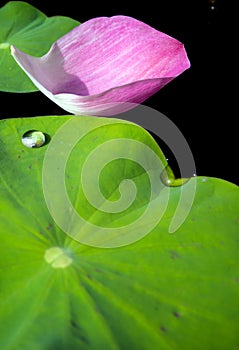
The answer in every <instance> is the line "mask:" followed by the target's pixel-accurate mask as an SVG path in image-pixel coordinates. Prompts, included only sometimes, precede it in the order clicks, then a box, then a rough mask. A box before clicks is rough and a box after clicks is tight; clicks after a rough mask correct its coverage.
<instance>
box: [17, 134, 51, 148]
mask: <svg viewBox="0 0 239 350" xmlns="http://www.w3.org/2000/svg"><path fill="white" fill-rule="evenodd" d="M45 142H46V137H45V135H44V134H43V132H41V131H37V130H30V131H27V132H25V134H24V135H23V136H22V143H23V144H24V146H26V147H28V148H39V147H41V146H43V145H44V144H45Z"/></svg>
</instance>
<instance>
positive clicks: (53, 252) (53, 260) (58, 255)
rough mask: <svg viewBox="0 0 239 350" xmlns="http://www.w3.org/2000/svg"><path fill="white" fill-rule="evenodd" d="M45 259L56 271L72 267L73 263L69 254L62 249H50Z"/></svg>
mask: <svg viewBox="0 0 239 350" xmlns="http://www.w3.org/2000/svg"><path fill="white" fill-rule="evenodd" d="M44 258H45V260H46V262H47V263H48V264H50V265H51V267H53V268H54V269H63V268H65V267H67V266H69V265H71V263H72V261H73V260H72V258H71V257H70V256H69V255H68V254H67V252H66V251H65V250H64V249H63V248H60V247H51V248H48V249H47V250H46V252H45V255H44Z"/></svg>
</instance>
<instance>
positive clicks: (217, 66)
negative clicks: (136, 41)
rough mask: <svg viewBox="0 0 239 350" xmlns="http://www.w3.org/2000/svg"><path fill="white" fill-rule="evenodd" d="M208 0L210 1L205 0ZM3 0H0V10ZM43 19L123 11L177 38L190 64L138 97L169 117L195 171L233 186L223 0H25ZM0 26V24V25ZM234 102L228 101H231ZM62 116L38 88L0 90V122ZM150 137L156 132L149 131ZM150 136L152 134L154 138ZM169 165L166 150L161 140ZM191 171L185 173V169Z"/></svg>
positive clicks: (238, 180)
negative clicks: (153, 91) (147, 94)
mask: <svg viewBox="0 0 239 350" xmlns="http://www.w3.org/2000/svg"><path fill="white" fill-rule="evenodd" d="M211 1H213V0H211ZM6 2H7V1H0V7H2V6H3V5H5V3H6ZM28 3H30V4H32V5H33V6H35V7H37V8H38V9H39V10H41V11H42V12H44V13H45V14H46V15H47V16H55V15H64V16H68V17H72V18H74V19H76V20H78V21H80V22H81V23H82V22H84V21H87V20H89V19H91V18H93V17H99V16H114V15H119V14H121V15H127V16H132V17H135V18H137V19H139V20H141V21H144V22H145V23H147V24H149V25H151V26H152V27H154V28H156V29H158V30H160V31H162V32H164V33H166V34H168V35H171V36H173V37H174V38H176V39H178V40H180V41H181V42H183V43H184V45H185V48H186V51H187V54H188V57H189V59H190V62H191V67H190V69H188V70H187V71H185V72H184V73H183V74H182V75H180V76H179V77H177V78H176V79H175V80H173V81H172V82H171V83H169V84H168V85H167V86H165V87H164V88H163V89H162V90H160V91H159V92H158V93H156V94H155V95H154V96H152V97H151V98H149V99H148V100H147V101H145V102H144V104H145V105H147V106H150V107H152V108H154V109H156V110H158V111H160V112H162V113H163V114H165V115H166V116H167V117H169V118H170V119H171V120H172V121H173V122H174V123H175V124H176V126H177V127H178V128H179V129H180V131H181V132H182V133H183V135H184V137H185V138H186V140H187V141H188V143H189V145H190V148H191V150H192V153H193V156H194V159H195V162H196V168H197V175H203V176H212V177H217V178H222V179H224V180H227V181H231V182H234V183H236V184H239V177H238V173H237V170H236V169H237V159H236V153H237V144H236V132H237V131H236V128H237V127H236V118H235V113H236V109H235V101H233V98H232V96H233V94H232V89H233V87H232V85H231V81H230V83H229V80H231V78H232V73H231V71H233V70H232V67H231V56H232V52H231V47H230V43H229V40H228V38H229V37H231V33H230V29H229V27H230V26H228V23H230V10H231V8H229V7H230V6H231V4H230V2H229V1H227V2H226V1H224V2H223V1H220V0H216V1H215V3H214V5H213V4H212V2H210V1H208V0H198V1H197V0H191V1H185V0H181V1H178V0H174V1H173V0H171V1H168V0H157V1H152V0H147V1H141V2H139V1H137V2H136V4H137V5H136V4H135V3H133V2H130V0H128V1H111V2H110V3H106V2H104V1H97V2H96V3H95V4H94V3H93V2H91V1H84V2H83V1H78V0H67V1H60V2H59V1H32V0H29V1H28ZM0 25H1V23H0ZM233 104H234V106H233ZM51 114H67V113H66V112H65V111H63V110H61V109H60V108H59V107H57V106H56V105H55V104H54V103H53V102H51V101H50V100H49V99H48V98H47V97H45V96H44V95H43V94H42V93H40V92H36V93H31V94H12V93H3V92H1V93H0V119H4V118H13V117H14V118H16V117H29V116H36V115H51ZM155 138H156V136H155ZM156 139H157V138H156ZM157 141H158V142H159V144H160V145H161V147H162V148H163V150H164V152H165V153H166V156H167V157H168V158H169V162H171V166H172V167H173V168H174V160H173V155H172V154H170V151H169V150H168V149H167V148H166V147H164V145H162V144H161V142H160V140H158V139H157ZM189 175H191V174H189Z"/></svg>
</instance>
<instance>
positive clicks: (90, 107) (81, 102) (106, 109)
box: [54, 78, 169, 116]
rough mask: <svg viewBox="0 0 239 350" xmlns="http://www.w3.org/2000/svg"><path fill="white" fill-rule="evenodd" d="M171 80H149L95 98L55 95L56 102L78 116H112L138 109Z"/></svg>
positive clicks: (117, 88)
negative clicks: (137, 107) (138, 106)
mask: <svg viewBox="0 0 239 350" xmlns="http://www.w3.org/2000/svg"><path fill="white" fill-rule="evenodd" d="M168 82H169V80H168V79H167V78H162V79H148V80H143V81H138V82H135V83H131V84H128V85H124V86H119V87H116V88H113V89H110V90H107V91H105V92H103V93H101V94H98V95H93V96H79V95H75V94H57V95H54V100H55V102H56V103H57V104H58V105H59V106H60V107H61V108H63V109H64V110H66V111H68V112H70V113H72V114H76V115H95V116H110V115H115V114H117V113H122V112H125V111H127V110H130V109H132V108H134V107H136V106H137V105H138V104H140V103H142V102H144V101H145V100H146V99H147V98H148V97H150V96H152V95H153V94H154V93H156V92H157V91H158V90H159V89H161V88H162V87H163V86H164V85H165V84H167V83H168Z"/></svg>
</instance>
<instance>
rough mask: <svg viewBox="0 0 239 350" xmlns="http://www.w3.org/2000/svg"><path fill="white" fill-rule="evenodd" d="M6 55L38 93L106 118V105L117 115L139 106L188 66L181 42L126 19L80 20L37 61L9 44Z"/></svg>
mask: <svg viewBox="0 0 239 350" xmlns="http://www.w3.org/2000/svg"><path fill="white" fill-rule="evenodd" d="M11 52H12V55H13V57H14V58H15V60H16V62H17V63H18V64H19V65H20V66H21V68H22V69H23V70H24V71H25V73H26V74H27V75H28V76H29V78H30V79H31V80H32V81H33V83H34V84H35V85H36V86H37V87H38V89H39V90H41V91H42V92H43V93H44V94H45V95H46V96H48V97H49V98H50V99H51V100H52V101H54V102H55V103H56V104H58V105H59V106H60V107H62V108H63V109H65V110H66V111H68V112H70V113H73V114H79V115H87V114H88V115H106V114H105V113H106V106H105V105H106V104H107V106H108V107H109V104H110V106H112V107H110V108H108V107H107V111H108V112H109V111H111V113H113V111H116V110H117V112H116V113H118V112H119V110H121V108H126V106H124V107H123V104H124V103H131V104H132V103H142V102H143V101H145V100H146V99H147V98H148V97H150V96H151V95H153V94H154V93H155V92H157V91H158V90H159V89H161V88H162V87H163V86H164V85H166V84H167V83H168V82H170V81H171V80H173V79H174V78H175V77H176V76H178V75H179V74H181V73H182V72H183V71H184V70H186V69H187V68H189V67H190V62H189V60H188V57H187V54H186V51H185V49H184V46H183V44H182V43H181V42H179V41H177V40H176V39H174V38H171V37H169V36H168V35H166V34H164V33H161V32H159V31H157V30H156V29H154V28H152V27H150V26H148V25H147V24H145V23H143V22H140V21H138V20H136V19H134V18H131V17H126V16H115V17H110V18H108V17H101V18H95V19H92V20H90V21H88V22H85V23H83V24H81V25H80V26H78V27H76V28H74V29H73V30H72V31H71V32H69V33H67V34H66V35H65V36H63V37H62V38H60V39H59V40H58V41H56V42H55V43H54V44H53V46H52V47H51V49H50V50H49V52H48V53H47V54H46V55H44V56H42V57H33V56H31V55H28V54H26V53H24V52H22V51H21V50H19V49H17V48H15V47H14V46H12V47H11ZM117 104H118V105H119V104H120V105H121V107H119V108H117ZM113 114H114V113H113Z"/></svg>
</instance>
